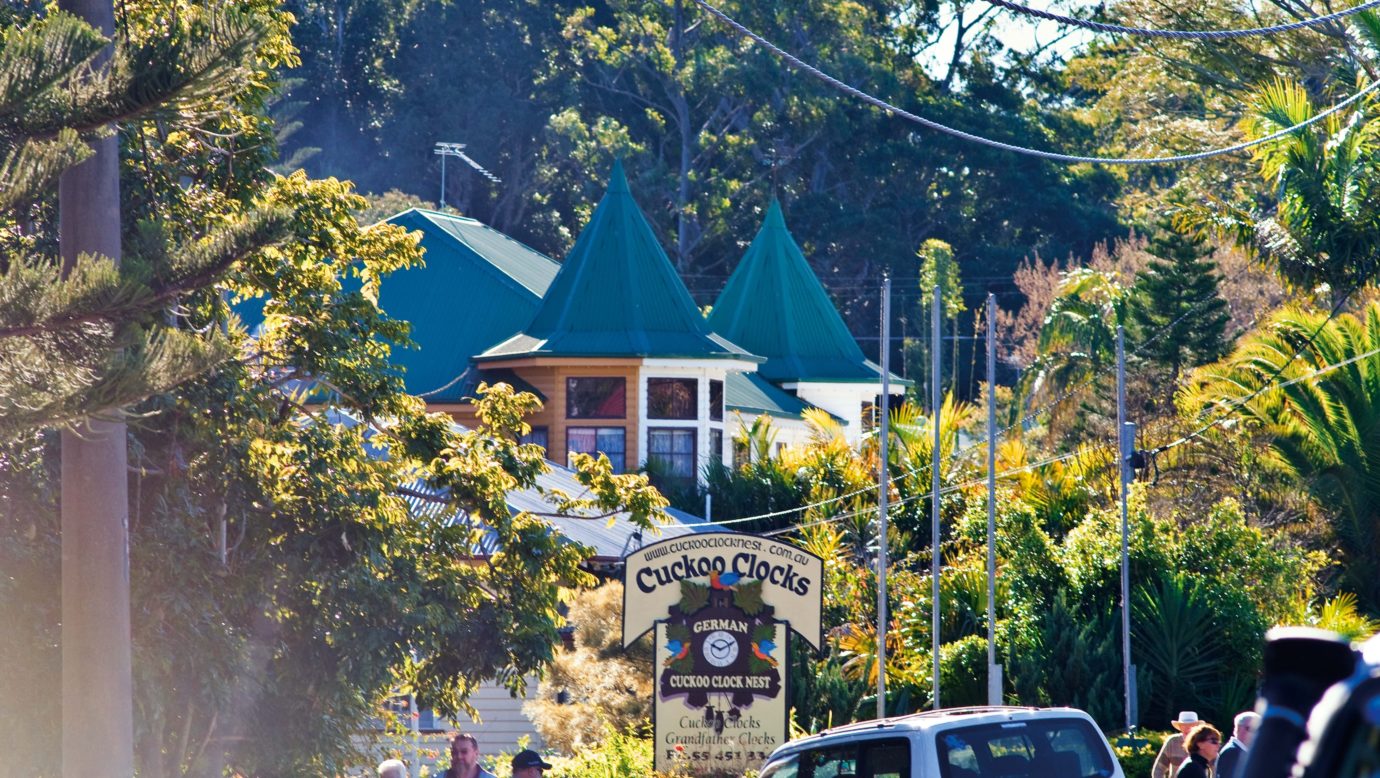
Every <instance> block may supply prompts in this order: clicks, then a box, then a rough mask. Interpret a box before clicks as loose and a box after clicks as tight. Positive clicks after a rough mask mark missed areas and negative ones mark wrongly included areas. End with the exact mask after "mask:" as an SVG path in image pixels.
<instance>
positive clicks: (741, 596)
mask: <svg viewBox="0 0 1380 778" xmlns="http://www.w3.org/2000/svg"><path fill="white" fill-rule="evenodd" d="M733 604H734V605H737V606H738V607H739V608H742V609H743V613H746V614H747V615H749V616H756V615H757V614H759V613H761V612H762V608H764V607H766V604H765V603H763V602H762V582H761V581H744V582H743V583H740V584H738V585H737V586H735V587H733Z"/></svg>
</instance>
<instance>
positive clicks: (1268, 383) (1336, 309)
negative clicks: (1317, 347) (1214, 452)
mask: <svg viewBox="0 0 1380 778" xmlns="http://www.w3.org/2000/svg"><path fill="white" fill-rule="evenodd" d="M1358 288H1359V287H1356V286H1353V287H1352V288H1351V289H1350V290H1349V291H1348V292H1347V293H1346V294H1344V295H1342V299H1340V300H1338V301H1337V304H1336V305H1333V306H1332V310H1331V311H1329V312H1328V314H1327V318H1326V319H1323V323H1322V324H1319V325H1318V328H1317V329H1316V330H1313V334H1312V335H1309V336H1308V339H1307V340H1305V341H1304V342H1303V343H1302V344H1300V345H1299V347H1298V348H1296V349H1294V353H1292V354H1290V355H1289V358H1288V359H1286V360H1284V362H1283V364H1281V365H1280V366H1279V367H1277V368H1275V370H1274V371H1273V372H1272V373H1270V375H1269V377H1267V378H1266V379H1265V383H1264V384H1262V385H1260V386H1259V387H1258V388H1256V389H1255V391H1253V392H1251V393H1250V394H1248V395H1246V396H1245V397H1242V398H1241V399H1240V400H1237V401H1235V402H1233V403H1231V404H1230V405H1228V406H1227V407H1225V408H1223V409H1222V410H1221V411H1220V412H1219V413H1218V414H1217V416H1215V417H1214V418H1213V419H1212V420H1211V421H1209V422H1207V423H1206V424H1204V425H1203V426H1201V427H1199V428H1198V429H1196V430H1194V431H1192V432H1190V433H1188V434H1187V435H1184V436H1182V437H1180V438H1178V439H1176V440H1172V441H1170V442H1168V443H1165V444H1164V445H1161V446H1156V447H1155V448H1153V449H1151V450H1150V452H1149V453H1150V455H1151V456H1154V455H1155V454H1159V453H1161V452H1164V451H1168V450H1169V449H1171V448H1176V447H1178V446H1182V445H1183V444H1185V443H1188V442H1189V441H1191V440H1194V439H1195V438H1197V437H1199V436H1200V435H1202V434H1203V433H1204V432H1207V431H1208V430H1210V429H1212V428H1213V427H1216V426H1217V425H1218V424H1221V423H1222V422H1224V421H1226V420H1227V418H1228V417H1229V416H1230V415H1231V414H1232V413H1234V412H1236V411H1237V410H1240V409H1241V408H1243V407H1245V405H1246V403H1249V402H1250V401H1251V400H1254V399H1255V398H1257V397H1259V396H1260V395H1262V394H1264V393H1265V392H1268V391H1270V390H1272V389H1283V388H1284V387H1286V386H1293V385H1294V384H1296V383H1298V382H1300V381H1305V380H1308V379H1310V378H1316V377H1317V376H1320V375H1323V374H1324V373H1330V372H1332V371H1333V370H1336V369H1337V368H1339V367H1343V366H1345V365H1349V364H1351V363H1352V362H1355V361H1357V360H1359V359H1364V358H1365V357H1368V356H1372V355H1373V354H1375V353H1380V349H1375V350H1372V351H1368V352H1366V353H1364V354H1358V355H1357V356H1354V357H1351V358H1350V359H1346V360H1343V361H1341V362H1337V363H1334V364H1330V365H1324V366H1323V367H1320V368H1318V369H1317V370H1315V371H1313V372H1311V373H1308V374H1306V375H1302V376H1298V377H1295V378H1291V379H1289V380H1288V381H1285V382H1284V383H1281V384H1275V383H1274V381H1275V379H1277V378H1279V377H1280V376H1281V375H1283V374H1284V371H1285V370H1287V369H1288V368H1289V366H1290V365H1292V364H1294V360H1296V359H1298V358H1299V355H1301V354H1303V352H1304V351H1305V350H1306V349H1308V348H1310V347H1312V345H1313V342H1314V341H1316V340H1317V339H1318V336H1319V335H1321V334H1322V331H1323V330H1324V329H1326V328H1327V325H1328V324H1330V323H1331V322H1332V320H1333V319H1335V318H1336V317H1337V314H1339V313H1341V312H1342V307H1343V306H1345V305H1346V303H1347V301H1348V300H1350V299H1351V295H1352V294H1354V293H1355V292H1356V290H1357V289H1358Z"/></svg>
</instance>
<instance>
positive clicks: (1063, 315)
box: [1013, 268, 1130, 426]
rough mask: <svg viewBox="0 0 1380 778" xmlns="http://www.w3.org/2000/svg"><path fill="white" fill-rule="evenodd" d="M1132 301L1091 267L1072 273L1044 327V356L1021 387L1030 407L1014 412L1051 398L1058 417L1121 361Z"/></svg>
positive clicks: (1109, 278) (1040, 346)
mask: <svg viewBox="0 0 1380 778" xmlns="http://www.w3.org/2000/svg"><path fill="white" fill-rule="evenodd" d="M1129 299H1130V290H1129V288H1128V287H1125V286H1123V285H1122V284H1120V283H1119V282H1118V281H1117V280H1116V278H1115V277H1114V276H1113V275H1112V274H1110V273H1105V272H1101V271H1098V270H1092V269H1088V268H1079V269H1077V270H1072V271H1070V272H1068V273H1067V274H1066V275H1065V276H1064V280H1063V283H1062V284H1060V286H1059V292H1058V296H1056V297H1055V298H1054V302H1053V304H1052V305H1050V309H1049V314H1048V315H1046V316H1045V321H1044V323H1043V324H1042V325H1041V327H1040V340H1039V344H1038V347H1037V348H1038V355H1037V356H1036V357H1035V361H1034V362H1033V363H1032V364H1031V366H1030V369H1029V370H1028V371H1027V372H1026V373H1025V375H1024V376H1023V377H1022V378H1021V382H1020V385H1019V386H1018V389H1019V392H1020V396H1021V398H1022V399H1023V400H1024V402H1022V403H1016V404H1015V405H1014V407H1013V413H1016V414H1019V413H1021V412H1022V408H1023V406H1025V405H1026V404H1028V403H1032V402H1035V401H1037V400H1041V399H1047V400H1048V401H1049V402H1051V403H1053V404H1054V406H1055V412H1056V414H1057V413H1058V411H1059V410H1060V409H1061V408H1064V407H1067V406H1068V405H1069V403H1068V400H1070V399H1071V398H1072V397H1074V396H1075V395H1077V394H1078V390H1079V389H1081V388H1083V387H1085V386H1088V385H1090V384H1092V382H1093V380H1094V378H1095V377H1096V376H1097V375H1098V374H1099V372H1100V371H1101V370H1102V368H1103V366H1104V365H1106V364H1108V363H1109V362H1111V361H1112V360H1114V359H1115V358H1116V328H1117V326H1118V325H1120V324H1122V323H1123V322H1124V321H1125V319H1126V315H1127V302H1128V300H1129ZM1051 426H1054V425H1053V423H1051Z"/></svg>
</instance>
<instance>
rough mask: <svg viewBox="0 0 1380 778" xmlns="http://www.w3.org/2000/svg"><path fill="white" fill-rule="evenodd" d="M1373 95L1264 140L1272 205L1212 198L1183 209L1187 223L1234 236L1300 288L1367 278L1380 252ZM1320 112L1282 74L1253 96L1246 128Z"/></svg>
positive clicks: (1260, 129) (1351, 284)
mask: <svg viewBox="0 0 1380 778" xmlns="http://www.w3.org/2000/svg"><path fill="white" fill-rule="evenodd" d="M1373 100H1374V98H1370V99H1368V100H1367V101H1364V102H1361V103H1358V104H1357V106H1355V107H1353V108H1352V109H1351V110H1349V111H1339V112H1337V113H1335V114H1332V115H1331V116H1328V117H1327V118H1326V119H1324V120H1323V121H1321V122H1318V123H1317V124H1314V125H1313V126H1311V127H1309V128H1307V129H1304V130H1299V131H1297V132H1292V133H1289V134H1288V135H1286V136H1284V137H1282V138H1279V139H1278V140H1275V141H1272V142H1270V143H1266V144H1263V145H1261V146H1258V147H1256V152H1255V158H1256V161H1258V162H1259V163H1260V172H1261V175H1262V176H1263V177H1264V178H1265V180H1266V181H1267V182H1268V183H1269V184H1270V186H1271V191H1273V192H1274V193H1275V198H1274V199H1275V202H1274V204H1273V206H1274V207H1273V211H1272V212H1271V211H1259V210H1257V209H1255V208H1253V207H1251V206H1243V205H1229V204H1226V203H1222V202H1213V203H1209V204H1207V205H1205V206H1190V207H1186V208H1184V209H1181V210H1180V211H1179V215H1178V218H1179V223H1180V226H1184V227H1192V228H1196V229H1200V230H1204V229H1206V230H1211V231H1216V232H1219V233H1223V234H1226V235H1228V236H1230V237H1231V238H1233V239H1234V240H1235V241H1236V243H1237V244H1238V245H1240V246H1241V247H1243V248H1245V249H1247V250H1249V251H1252V252H1255V253H1256V254H1257V255H1258V256H1259V257H1261V258H1262V259H1264V260H1265V261H1267V262H1270V263H1272V264H1274V266H1275V267H1276V269H1277V270H1278V272H1279V275H1280V276H1281V277H1282V278H1283V279H1284V280H1285V281H1286V282H1287V283H1288V284H1289V285H1290V286H1292V287H1294V288H1295V289H1298V290H1301V291H1307V292H1313V291H1317V290H1319V289H1321V288H1323V287H1326V290H1327V291H1328V292H1330V294H1331V295H1332V296H1333V298H1334V300H1336V299H1341V296H1342V295H1345V294H1346V293H1348V292H1349V291H1350V290H1351V289H1353V288H1356V287H1359V286H1362V285H1364V284H1366V283H1368V282H1369V281H1370V280H1371V278H1372V276H1373V275H1374V273H1375V270H1376V261H1377V258H1380V176H1378V175H1377V173H1380V170H1378V169H1377V162H1378V161H1380V160H1378V159H1377V156H1376V140H1377V134H1380V123H1377V122H1375V121H1373V116H1372V110H1373V107H1374V102H1373ZM1316 115H1317V110H1316V109H1315V108H1314V107H1313V104H1312V102H1311V101H1310V100H1309V99H1308V95H1307V93H1306V92H1305V91H1304V88H1303V87H1302V86H1300V85H1298V84H1293V83H1289V82H1286V81H1276V82H1274V83H1272V84H1269V85H1268V86H1266V87H1264V88H1263V89H1261V90H1260V91H1259V92H1257V93H1256V94H1255V95H1254V96H1253V98H1252V100H1251V113H1250V116H1249V118H1248V119H1247V120H1246V123H1245V127H1246V133H1247V135H1248V136H1249V137H1251V138H1261V137H1265V136H1266V135H1270V134H1272V133H1275V132H1278V131H1280V130H1282V129H1285V128H1287V127H1291V126H1294V125H1296V124H1299V123H1301V122H1304V121H1307V120H1308V119H1311V118H1313V117H1314V116H1316Z"/></svg>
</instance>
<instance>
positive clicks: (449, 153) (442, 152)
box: [432, 143, 503, 208]
mask: <svg viewBox="0 0 1380 778" xmlns="http://www.w3.org/2000/svg"><path fill="white" fill-rule="evenodd" d="M464 148H465V144H463V143H437V144H436V150H435V151H433V152H432V153H433V154H437V155H439V156H440V157H441V207H442V208H445V207H446V157H459V158H460V159H463V160H464V161H465V163H466V164H467V165H469V166H470V167H472V168H474V169H475V170H477V171H479V175H481V176H483V177H485V178H487V179H489V180H490V181H492V182H494V183H495V184H501V183H503V181H502V179H500V178H499V177H498V176H496V175H494V174H493V173H490V172H489V171H487V170H485V169H484V166H483V165H481V164H479V163H478V162H475V161H474V160H473V159H470V156H469V155H468V154H466V153H465V152H464V151H463V149H464Z"/></svg>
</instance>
